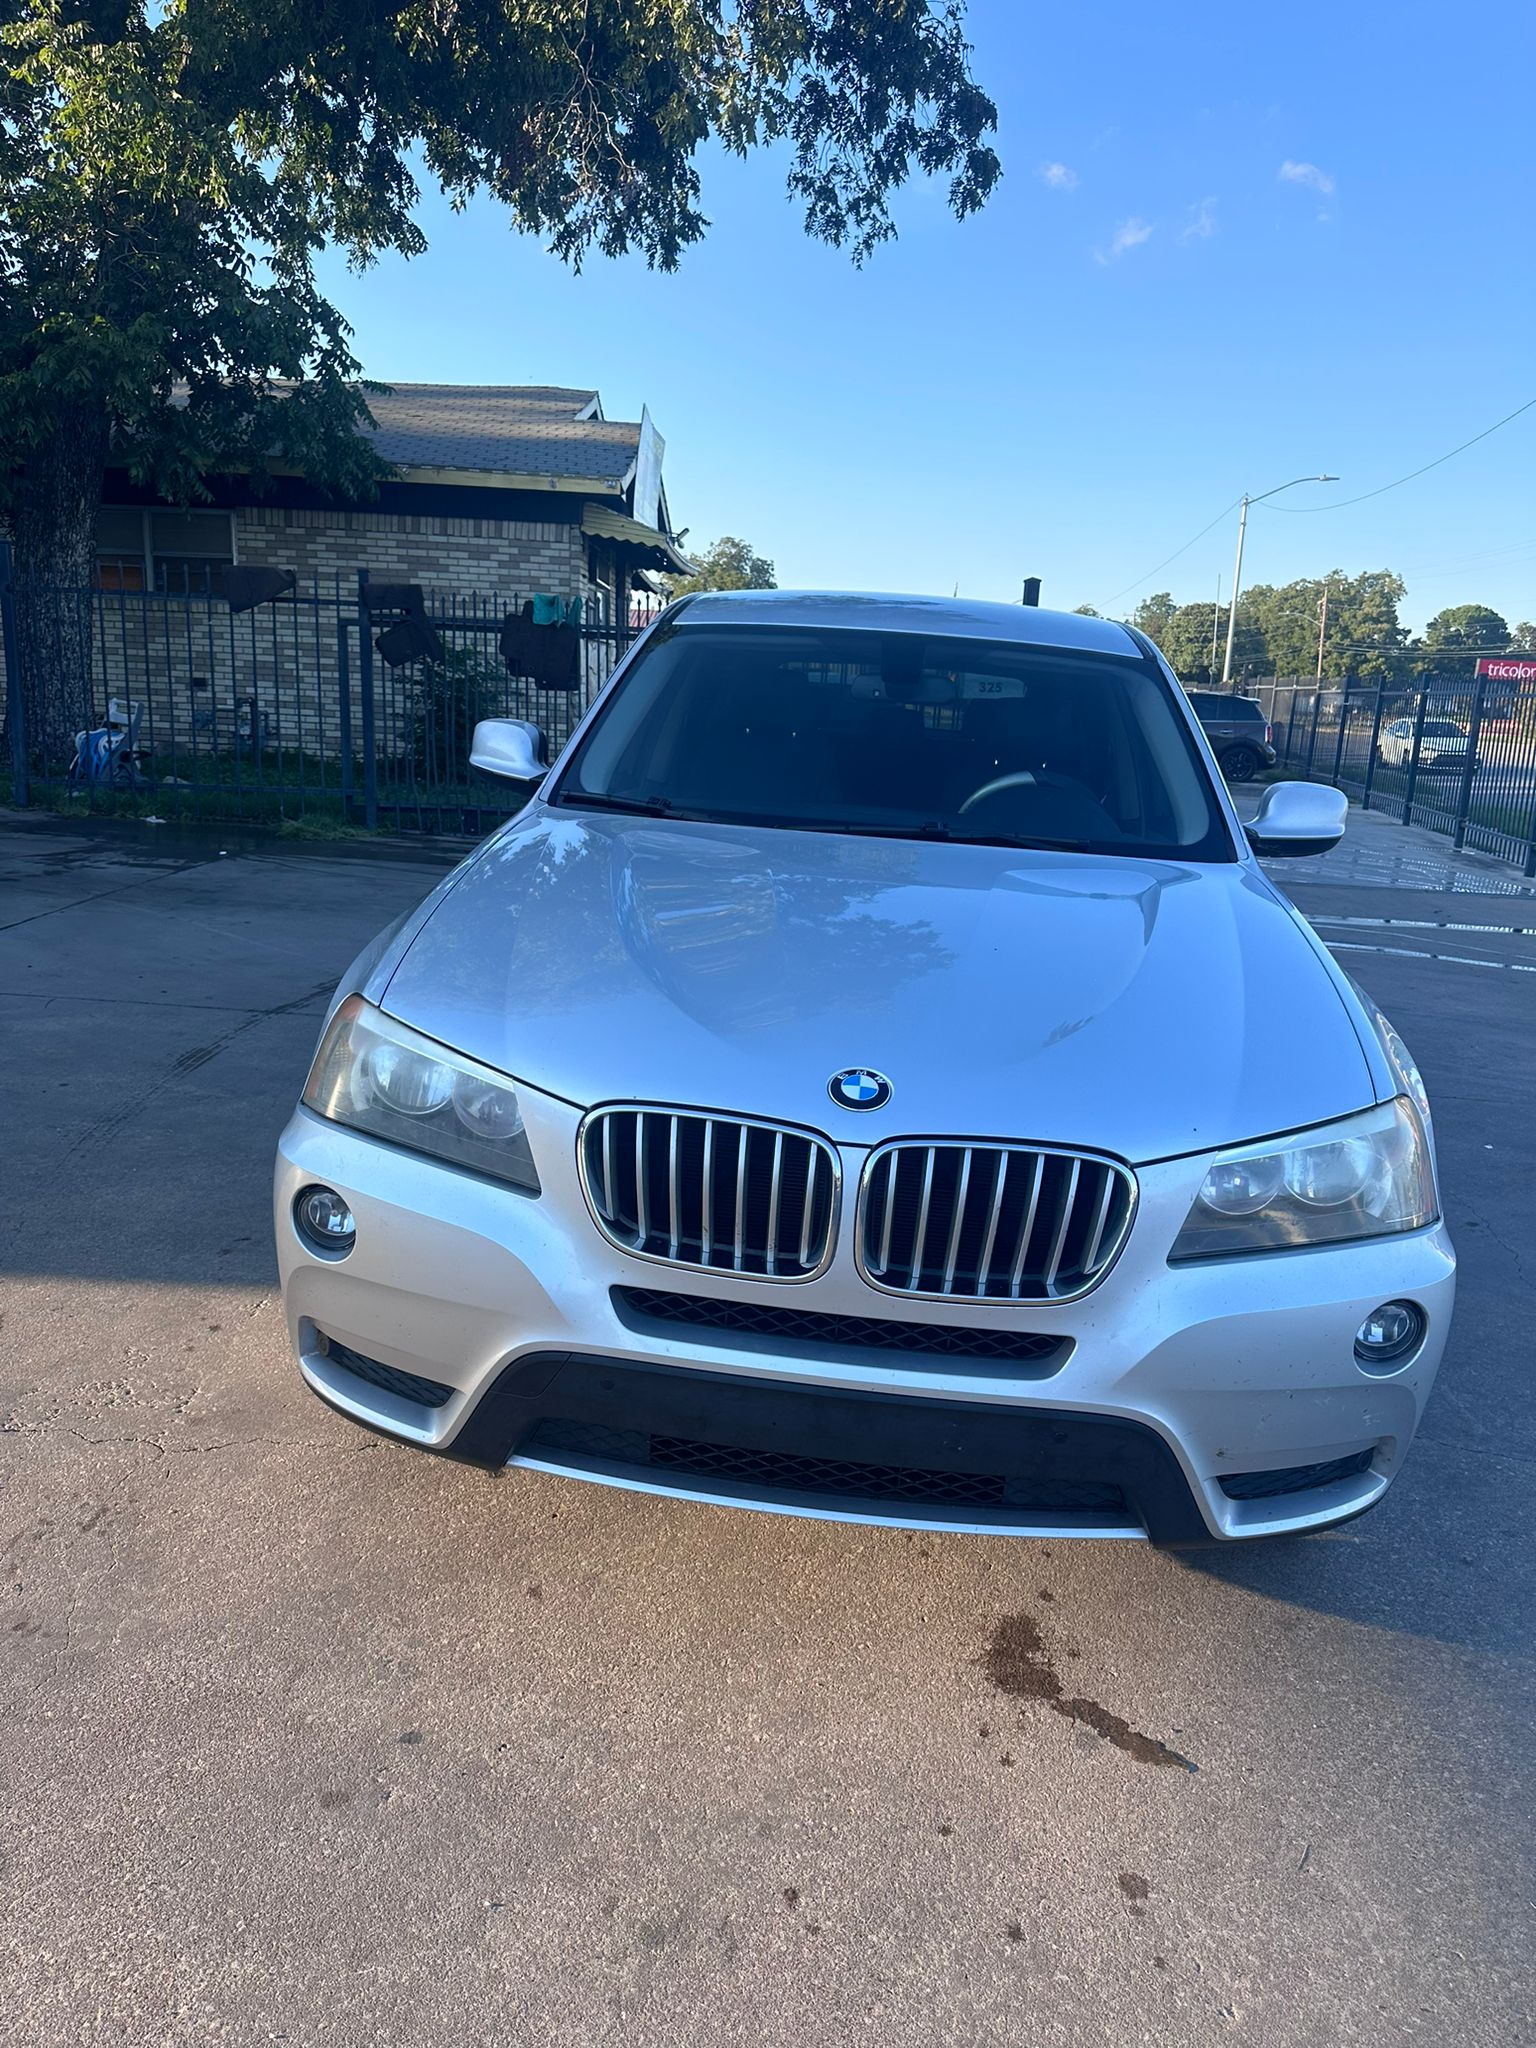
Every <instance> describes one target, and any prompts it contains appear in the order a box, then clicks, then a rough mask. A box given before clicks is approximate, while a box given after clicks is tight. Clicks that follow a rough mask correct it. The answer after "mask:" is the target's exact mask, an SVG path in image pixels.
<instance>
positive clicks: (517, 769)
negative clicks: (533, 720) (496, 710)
mask: <svg viewBox="0 0 1536 2048" xmlns="http://www.w3.org/2000/svg"><path fill="white" fill-rule="evenodd" d="M547 753H548V749H547V748H546V747H545V745H544V735H543V733H542V732H540V730H539V728H538V727H537V726H536V725H531V724H529V722H528V721H527V719H524V718H482V719H481V720H480V723H479V724H478V725H477V726H476V727H475V732H474V738H473V739H472V740H471V741H470V743H469V761H470V766H471V767H472V768H483V769H484V770H485V772H486V774H487V775H499V776H501V777H502V779H503V780H504V781H506V782H542V781H543V780H544V777H545V776H546V775H547V774H548V772H549V761H548V759H547Z"/></svg>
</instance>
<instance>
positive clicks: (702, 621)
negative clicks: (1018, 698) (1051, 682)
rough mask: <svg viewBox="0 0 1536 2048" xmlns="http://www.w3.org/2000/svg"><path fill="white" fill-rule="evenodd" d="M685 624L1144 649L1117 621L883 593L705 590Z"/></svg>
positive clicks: (1136, 655) (685, 608) (685, 612)
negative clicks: (934, 636)
mask: <svg viewBox="0 0 1536 2048" xmlns="http://www.w3.org/2000/svg"><path fill="white" fill-rule="evenodd" d="M677 616H678V620H679V623H684V622H685V623H686V624H688V625H690V626H723V625H732V626H740V625H753V626H815V627H821V628H829V627H830V628H835V629H842V630H847V631H864V632H867V633H933V634H946V635H949V636H951V637H953V638H955V639H959V640H1016V641H1019V642H1021V643H1022V644H1024V645H1025V646H1029V647H1061V648H1072V649H1080V650H1082V651H1083V652H1085V653H1090V654H1118V655H1123V656H1127V657H1128V658H1129V659H1131V660H1133V661H1135V660H1138V659H1140V658H1141V653H1142V650H1141V647H1140V646H1139V644H1138V643H1137V641H1136V640H1135V639H1133V638H1132V636H1131V634H1130V632H1129V631H1128V630H1127V629H1126V628H1125V627H1124V626H1122V625H1120V624H1119V623H1118V621H1116V620H1114V619H1095V618H1089V617H1087V616H1085V615H1084V614H1083V613H1082V612H1050V611H1042V610H1040V609H1039V608H1038V607H1037V606H1035V605H1024V604H993V603H990V602H988V601H987V600H986V599H985V598H974V597H917V596H911V597H908V596H901V595H895V594H888V593H885V592H878V591H842V590H705V591H700V592H699V593H698V594H697V595H696V596H693V597H688V598H685V599H683V601H682V604H681V605H680V607H679V610H678V614H677Z"/></svg>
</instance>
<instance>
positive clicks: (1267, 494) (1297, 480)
mask: <svg viewBox="0 0 1536 2048" xmlns="http://www.w3.org/2000/svg"><path fill="white" fill-rule="evenodd" d="M1337 482H1338V478H1337V477H1336V476H1293V477H1292V478H1291V480H1290V482H1289V483H1288V484H1276V485H1275V488H1274V489H1273V490H1272V491H1260V492H1259V495H1258V496H1257V497H1256V498H1255V497H1253V496H1252V495H1251V494H1250V493H1249V492H1247V491H1244V493H1243V509H1242V512H1241V513H1240V514H1239V516H1238V521H1237V565H1236V567H1235V568H1234V569H1233V571H1232V605H1231V609H1230V610H1229V611H1228V613H1227V658H1226V660H1225V661H1224V662H1223V663H1222V668H1221V680H1222V681H1223V682H1224V683H1229V682H1231V680H1232V637H1233V635H1234V634H1235V633H1236V631H1237V597H1238V592H1239V591H1240V590H1241V588H1242V582H1243V536H1244V535H1245V534H1246V533H1247V531H1248V507H1249V506H1250V505H1261V504H1262V503H1263V502H1264V500H1265V499H1266V498H1278V497H1279V495H1280V493H1281V492H1282V491H1290V490H1294V489H1295V487H1296V485H1297V484H1336V483H1337Z"/></svg>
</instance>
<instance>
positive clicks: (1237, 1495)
mask: <svg viewBox="0 0 1536 2048" xmlns="http://www.w3.org/2000/svg"><path fill="white" fill-rule="evenodd" d="M1374 1455H1375V1453H1374V1452H1373V1451H1356V1452H1355V1453H1354V1455H1353V1457H1349V1458H1334V1459H1332V1460H1331V1461H1330V1462H1329V1463H1328V1464H1326V1465H1285V1466H1282V1467H1281V1468H1280V1470H1278V1471H1276V1472H1229V1473H1227V1475H1226V1476H1225V1478H1224V1479H1223V1480H1222V1481H1221V1490H1222V1492H1223V1493H1224V1494H1225V1495H1226V1496H1227V1498H1228V1500H1272V1499H1274V1498H1275V1496H1276V1495H1278V1494H1282V1493H1310V1491H1311V1490H1312V1488H1313V1487H1314V1486H1326V1485H1327V1484H1328V1483H1329V1481H1330V1480H1333V1479H1354V1478H1355V1477H1356V1476H1357V1475H1358V1474H1359V1473H1361V1472H1368V1471H1369V1470H1370V1468H1371V1459H1372V1458H1373V1457H1374Z"/></svg>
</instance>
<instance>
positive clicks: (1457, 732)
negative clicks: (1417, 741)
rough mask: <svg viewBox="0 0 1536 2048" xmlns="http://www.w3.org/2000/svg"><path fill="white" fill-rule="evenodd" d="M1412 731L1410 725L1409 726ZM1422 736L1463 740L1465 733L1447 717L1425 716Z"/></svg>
mask: <svg viewBox="0 0 1536 2048" xmlns="http://www.w3.org/2000/svg"><path fill="white" fill-rule="evenodd" d="M1409 730H1410V731H1412V727H1411V726H1410V727H1409ZM1424 737H1425V738H1426V739H1429V740H1464V739H1465V738H1466V734H1465V733H1464V732H1463V731H1462V729H1461V727H1460V726H1459V725H1452V724H1451V723H1450V721H1449V720H1448V719H1444V718H1426V719H1425V721H1424Z"/></svg>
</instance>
